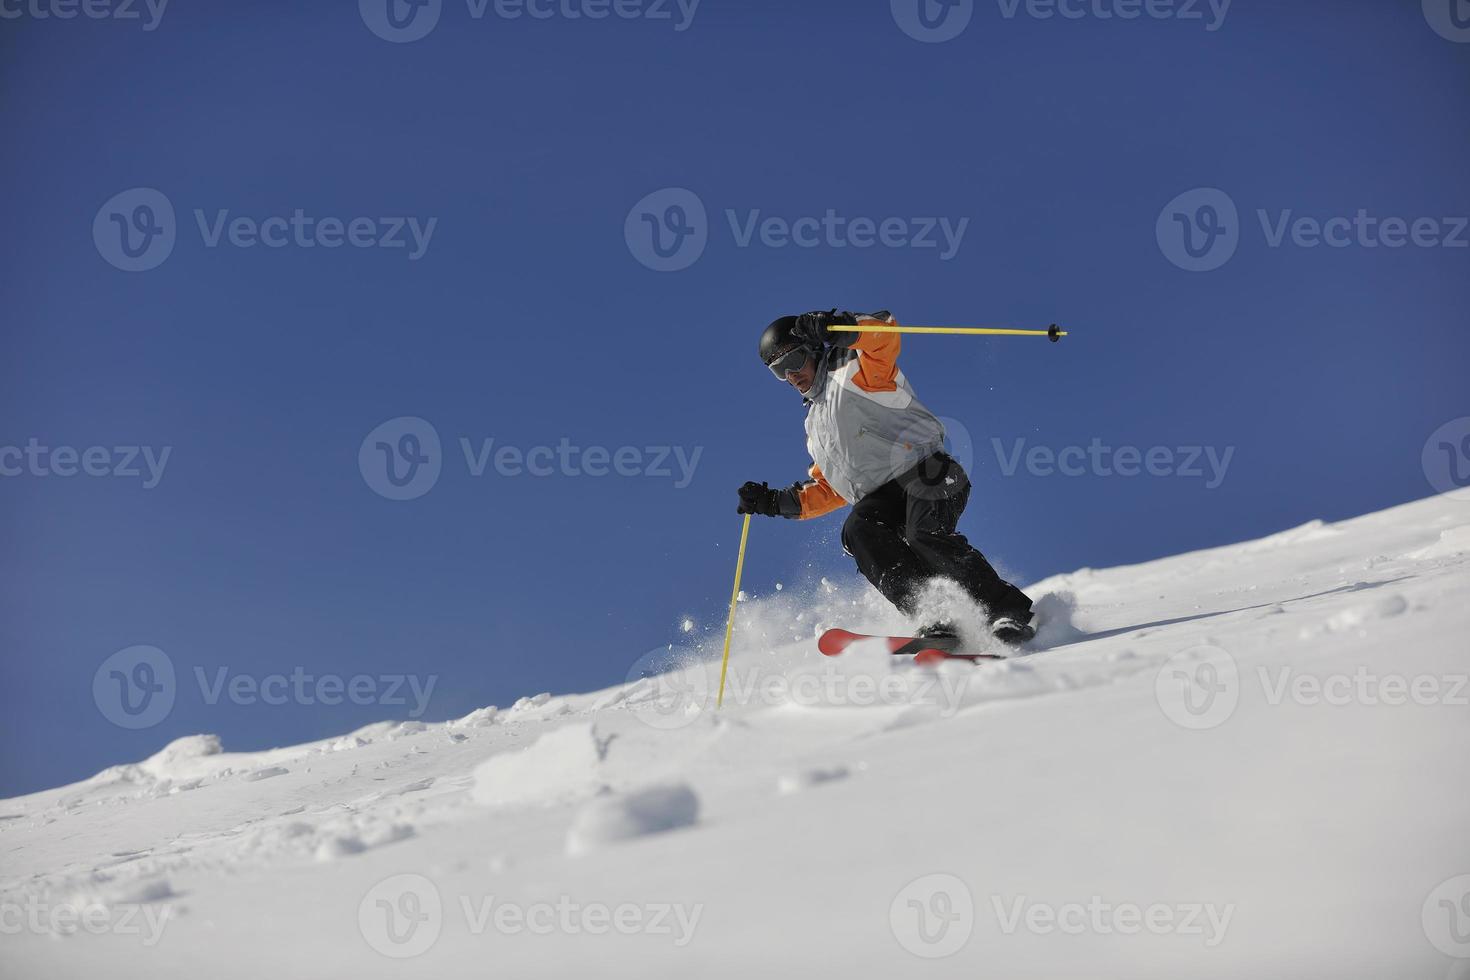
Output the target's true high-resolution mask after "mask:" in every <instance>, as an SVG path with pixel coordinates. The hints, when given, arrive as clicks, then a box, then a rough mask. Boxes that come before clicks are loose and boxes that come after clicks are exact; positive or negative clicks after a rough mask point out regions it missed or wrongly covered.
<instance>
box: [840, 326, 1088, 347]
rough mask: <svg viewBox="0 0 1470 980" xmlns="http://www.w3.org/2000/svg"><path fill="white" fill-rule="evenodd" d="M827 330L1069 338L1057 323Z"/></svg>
mask: <svg viewBox="0 0 1470 980" xmlns="http://www.w3.org/2000/svg"><path fill="white" fill-rule="evenodd" d="M827 329H828V330H830V331H832V332H834V333H843V332H847V331H852V330H857V331H861V332H862V333H961V334H973V335H989V336H1000V337H1048V338H1050V339H1051V342H1052V343H1054V344H1055V343H1056V342H1057V341H1059V340H1061V339H1062V338H1063V337H1065V336H1067V331H1065V330H1063V329H1062V328H1061V327H1059V326H1057V325H1056V324H1055V323H1053V324H1052V325H1051V326H1050V327H1048V328H1046V329H1045V330H1018V329H1016V328H1014V327H908V326H896V327H894V326H889V325H887V324H872V325H868V324H863V325H862V326H859V327H854V326H852V325H850V324H849V325H845V326H844V325H841V324H833V325H832V326H830V327H828V328H827Z"/></svg>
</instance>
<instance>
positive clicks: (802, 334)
mask: <svg viewBox="0 0 1470 980" xmlns="http://www.w3.org/2000/svg"><path fill="white" fill-rule="evenodd" d="M893 323H895V320H894V319H893V317H892V315H891V314H889V313H888V312H887V311H886V310H885V311H882V312H878V313H872V314H862V313H857V314H854V313H839V312H838V311H837V310H835V309H833V310H830V311H827V312H822V311H814V312H811V313H805V314H802V315H801V316H783V317H781V318H780V319H778V320H776V321H774V322H773V323H772V324H771V325H770V326H768V327H766V329H765V332H764V333H762V334H761V339H760V356H761V360H762V361H764V362H765V363H766V367H768V368H769V369H770V370H771V373H772V374H774V375H775V376H776V378H777V379H778V380H781V381H785V382H786V383H788V384H790V385H791V386H792V387H793V388H795V389H796V390H797V391H799V392H800V393H801V396H802V400H803V401H804V402H805V404H806V410H807V411H806V435H807V451H808V452H809V453H810V454H811V457H812V460H813V463H812V467H811V471H810V472H811V479H810V480H807V481H804V482H797V483H795V484H793V485H792V486H790V487H787V488H785V489H781V490H773V489H771V488H770V487H769V486H767V485H766V484H765V483H756V482H754V481H751V482H748V483H746V484H744V485H743V486H741V488H740V491H739V493H740V506H739V508H738V513H741V514H762V515H765V516H767V517H787V518H795V519H799V520H807V519H810V518H813V517H821V516H822V515H824V514H829V513H831V512H832V511H834V510H837V509H839V508H841V507H842V506H844V505H846V504H851V505H852V513H850V514H849V515H848V517H847V520H846V521H845V522H844V523H843V525H842V548H843V550H844V551H845V552H847V554H849V555H851V556H852V557H853V558H854V559H855V560H856V562H857V566H858V570H859V571H861V572H862V573H863V575H864V576H865V577H866V578H867V580H868V581H869V582H871V583H873V586H874V588H876V589H877V590H878V591H879V592H881V593H882V594H883V595H884V597H885V598H887V599H888V601H889V602H892V603H893V604H894V605H895V606H897V607H898V608H899V610H900V611H901V612H903V613H904V614H905V615H906V616H910V617H913V616H915V615H916V614H917V610H916V608H915V601H916V599H917V598H918V595H917V593H918V591H919V587H920V586H921V585H922V584H923V583H924V582H925V581H927V580H929V579H932V578H938V577H944V578H949V579H953V580H954V581H956V582H958V583H959V584H960V585H961V586H962V587H963V588H964V589H965V591H966V592H968V593H969V594H970V596H971V597H972V598H974V599H975V601H976V602H979V603H980V604H981V605H983V606H984V608H985V610H986V612H987V613H988V615H989V616H990V629H991V632H992V633H993V634H994V635H995V636H996V637H997V638H998V639H1000V640H1003V641H1005V642H1007V643H1024V642H1025V641H1026V640H1029V639H1031V637H1033V636H1035V635H1036V632H1035V630H1034V629H1033V628H1032V627H1031V600H1030V599H1029V598H1028V597H1027V596H1026V594H1025V593H1024V592H1022V591H1021V590H1020V589H1018V588H1016V587H1015V586H1014V585H1011V584H1010V583H1009V582H1006V581H1005V580H1003V579H1002V578H1001V577H1000V576H999V575H998V574H996V571H995V569H994V568H992V567H990V563H989V562H988V561H986V560H985V556H984V555H982V554H981V553H980V552H978V551H976V550H975V549H974V548H973V547H972V546H971V545H970V543H969V542H968V541H967V540H965V536H964V535H962V534H960V533H959V532H958V531H956V530H955V525H956V524H957V523H958V521H959V519H960V514H961V513H962V512H963V511H964V509H965V503H966V502H967V501H968V500H969V498H970V479H969V477H968V475H966V473H965V471H964V469H963V467H961V466H960V464H959V463H958V462H957V461H956V460H955V459H953V458H952V457H951V456H950V455H949V454H948V453H946V452H945V451H944V426H943V424H942V423H941V422H940V421H939V420H938V419H937V418H935V417H934V415H933V414H932V413H931V412H930V411H929V410H928V409H927V408H925V407H924V406H923V405H922V404H921V403H920V402H919V400H918V399H917V398H915V397H914V392H913V389H912V388H911V387H910V386H909V383H908V380H907V379H906V378H905V377H904V375H903V372H902V371H900V370H899V369H898V352H899V338H900V335H899V334H896V333H874V332H871V331H863V330H862V327H863V326H864V325H869V326H872V325H877V324H893ZM830 326H851V327H854V328H855V329H853V330H842V331H829V330H828V327H830ZM918 635H919V636H921V637H946V638H953V637H955V636H956V635H957V633H956V629H955V625H954V624H953V623H948V622H936V623H929V624H926V625H925V626H923V627H922V628H921V629H920V630H919V632H918Z"/></svg>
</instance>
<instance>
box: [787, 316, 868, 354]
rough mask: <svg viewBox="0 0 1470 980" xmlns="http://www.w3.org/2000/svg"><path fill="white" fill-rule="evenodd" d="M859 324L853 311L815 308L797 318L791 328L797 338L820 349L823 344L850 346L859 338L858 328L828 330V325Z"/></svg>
mask: <svg viewBox="0 0 1470 980" xmlns="http://www.w3.org/2000/svg"><path fill="white" fill-rule="evenodd" d="M832 326H843V327H855V326H857V318H856V317H855V316H853V315H852V314H851V313H838V312H837V310H836V309H831V310H827V311H825V312H824V311H822V310H813V311H812V312H810V313H803V314H802V315H801V316H799V317H797V318H796V326H794V327H793V328H792V330H791V332H792V334H793V335H794V336H796V337H797V339H799V340H801V341H803V342H804V343H806V344H807V345H808V346H810V347H813V348H817V349H820V348H821V346H822V345H823V344H832V345H833V346H836V347H848V346H850V345H851V344H852V343H853V342H854V341H856V340H857V339H858V331H856V330H839V331H832V330H828V329H827V328H828V327H832Z"/></svg>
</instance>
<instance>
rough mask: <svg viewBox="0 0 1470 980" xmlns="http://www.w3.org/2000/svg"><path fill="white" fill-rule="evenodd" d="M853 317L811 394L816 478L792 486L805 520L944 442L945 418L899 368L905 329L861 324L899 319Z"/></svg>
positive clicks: (858, 495)
mask: <svg viewBox="0 0 1470 980" xmlns="http://www.w3.org/2000/svg"><path fill="white" fill-rule="evenodd" d="M853 317H854V318H855V319H856V320H857V322H858V325H857V327H856V328H855V331H852V332H848V333H847V334H846V335H845V336H840V337H838V338H837V340H838V343H839V344H842V343H844V342H846V343H845V346H835V347H831V348H829V349H828V350H827V351H826V353H825V355H824V356H823V357H822V358H821V359H820V361H819V363H818V364H817V378H816V381H815V382H814V383H813V385H812V388H811V390H810V391H808V392H807V394H806V399H805V400H806V404H807V413H806V446H807V451H808V452H809V453H810V454H811V457H812V466H811V470H810V474H811V480H810V481H808V482H805V483H800V484H798V485H797V486H795V487H793V488H792V489H793V490H794V491H795V493H796V498H797V501H798V502H799V504H800V513H797V514H792V515H791V516H793V517H797V518H800V519H802V520H806V519H809V518H813V517H820V516H822V515H823V514H829V513H831V512H832V511H834V510H837V509H838V508H840V507H842V506H844V505H846V504H851V503H857V502H858V501H859V500H861V499H863V497H865V496H867V495H868V494H870V493H872V492H873V491H874V490H876V489H878V488H879V487H880V486H882V485H883V484H885V483H887V482H888V481H889V480H891V479H893V478H894V477H895V476H898V475H899V474H900V473H904V472H906V471H908V470H910V469H912V468H913V467H914V466H915V465H916V464H917V463H918V462H919V461H920V460H922V459H923V458H924V457H926V456H929V455H931V454H933V453H935V452H938V451H939V450H941V449H943V448H944V425H943V424H942V423H941V422H940V421H939V419H937V418H936V417H935V416H934V414H933V413H932V412H930V411H929V409H927V408H925V407H924V405H923V404H922V403H921V402H920V401H919V400H918V398H916V397H915V396H914V390H913V388H912V387H911V386H910V385H909V383H908V379H907V378H905V377H904V375H903V372H902V371H900V370H899V369H898V352H899V349H900V347H901V339H902V337H901V335H900V334H896V333H872V332H864V331H863V329H862V328H863V325H864V324H867V325H876V324H880V323H881V324H895V323H897V321H896V320H895V319H894V318H893V316H892V315H891V314H889V313H888V312H887V311H886V310H885V311H882V312H879V313H872V314H865V313H855V314H853ZM853 332H855V333H856V334H857V337H856V339H851V340H850V341H849V338H851V337H852V333H853Z"/></svg>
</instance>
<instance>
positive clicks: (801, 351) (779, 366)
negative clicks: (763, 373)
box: [766, 347, 812, 381]
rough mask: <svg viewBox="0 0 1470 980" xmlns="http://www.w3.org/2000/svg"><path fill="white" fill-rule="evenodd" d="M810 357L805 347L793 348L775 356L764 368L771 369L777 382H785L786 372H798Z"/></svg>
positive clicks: (810, 354)
mask: <svg viewBox="0 0 1470 980" xmlns="http://www.w3.org/2000/svg"><path fill="white" fill-rule="evenodd" d="M811 356H812V352H811V351H809V350H807V349H806V348H805V347H793V348H791V349H790V350H789V351H787V352H786V353H784V354H777V355H776V356H775V357H774V358H772V359H771V360H770V361H769V362H767V364H766V367H768V368H770V369H771V373H772V374H774V375H775V376H776V380H777V381H785V380H786V372H787V371H800V370H801V369H802V368H803V367H804V366H805V365H806V361H807V358H809V357H811Z"/></svg>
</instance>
